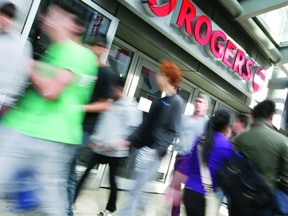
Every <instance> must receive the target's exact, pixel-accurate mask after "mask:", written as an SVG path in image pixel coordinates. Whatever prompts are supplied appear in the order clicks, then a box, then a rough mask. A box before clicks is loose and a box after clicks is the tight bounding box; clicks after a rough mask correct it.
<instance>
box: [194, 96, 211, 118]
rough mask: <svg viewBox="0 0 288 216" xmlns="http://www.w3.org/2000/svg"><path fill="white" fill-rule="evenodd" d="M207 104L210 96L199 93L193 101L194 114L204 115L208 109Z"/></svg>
mask: <svg viewBox="0 0 288 216" xmlns="http://www.w3.org/2000/svg"><path fill="white" fill-rule="evenodd" d="M209 104H210V98H209V97H208V96H207V95H206V94H204V93H199V94H198V95H197V97H196V100H195V103H194V106H195V109H194V114H195V115H206V113H207V111H208V109H209Z"/></svg>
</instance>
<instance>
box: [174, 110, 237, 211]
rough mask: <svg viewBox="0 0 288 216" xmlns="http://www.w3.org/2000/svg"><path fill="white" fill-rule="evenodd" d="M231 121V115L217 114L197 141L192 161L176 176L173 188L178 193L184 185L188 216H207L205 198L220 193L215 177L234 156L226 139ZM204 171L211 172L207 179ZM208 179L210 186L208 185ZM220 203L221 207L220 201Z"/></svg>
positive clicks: (179, 169)
mask: <svg viewBox="0 0 288 216" xmlns="http://www.w3.org/2000/svg"><path fill="white" fill-rule="evenodd" d="M230 120H231V115H230V113H229V112H228V111H227V110H218V111H216V112H215V114H214V115H213V116H212V117H211V119H210V120H209V121H208V125H207V128H206V130H205V133H204V134H203V135H202V136H201V137H200V138H199V139H197V140H196V143H195V145H194V147H193V149H192V154H191V155H190V157H186V158H185V160H183V161H182V162H181V164H180V165H179V166H178V168H177V170H176V171H175V173H174V176H173V180H172V183H171V186H170V187H171V188H172V189H173V190H174V191H177V190H178V191H179V190H181V184H182V183H184V184H185V189H184V195H183V202H184V205H185V209H186V213H187V216H204V215H207V214H206V213H207V212H206V213H205V210H207V209H206V204H207V203H206V200H205V196H206V195H207V193H210V192H213V193H214V194H215V193H217V191H216V189H217V186H218V185H217V180H216V174H217V172H218V170H219V169H220V168H221V166H222V165H223V164H224V162H225V161H226V160H228V159H230V158H231V157H232V156H233V155H234V151H233V147H232V144H231V143H230V141H229V140H228V139H227V137H226V136H225V134H226V131H227V130H229V128H230ZM200 167H201V168H200ZM202 167H205V168H206V169H208V171H207V172H208V174H209V175H208V177H207V176H205V175H204V174H203V172H202ZM204 177H205V178H204ZM207 179H209V181H210V182H209V184H206V182H207ZM215 195H216V194H215ZM178 198H179V199H181V196H178ZM218 202H219V206H220V200H219V201H218ZM218 210H219V209H218ZM216 211H217V210H216ZM214 213H217V212H213V214H214ZM211 215H212V214H211ZM214 215H216V214H214Z"/></svg>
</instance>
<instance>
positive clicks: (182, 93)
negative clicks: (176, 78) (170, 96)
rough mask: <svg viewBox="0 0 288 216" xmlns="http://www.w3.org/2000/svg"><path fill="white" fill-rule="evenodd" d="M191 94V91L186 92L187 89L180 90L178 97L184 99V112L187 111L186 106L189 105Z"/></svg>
mask: <svg viewBox="0 0 288 216" xmlns="http://www.w3.org/2000/svg"><path fill="white" fill-rule="evenodd" d="M190 94H191V93H190V92H189V91H186V90H185V89H183V88H181V87H180V88H179V90H178V95H180V96H181V97H182V98H183V102H184V103H183V112H184V110H185V108H186V105H187V102H188V100H189V96H190Z"/></svg>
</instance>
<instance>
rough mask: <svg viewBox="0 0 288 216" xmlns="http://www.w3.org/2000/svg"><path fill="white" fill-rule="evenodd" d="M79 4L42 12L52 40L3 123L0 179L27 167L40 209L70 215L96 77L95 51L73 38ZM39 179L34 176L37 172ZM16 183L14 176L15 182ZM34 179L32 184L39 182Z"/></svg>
mask: <svg viewBox="0 0 288 216" xmlns="http://www.w3.org/2000/svg"><path fill="white" fill-rule="evenodd" d="M80 17H81V15H80V14H79V12H78V10H77V9H75V8H73V7H72V6H71V5H70V4H66V3H64V2H59V3H54V4H52V5H50V6H49V8H48V11H47V13H46V14H45V15H43V16H42V17H41V22H42V23H41V29H42V30H43V32H44V33H45V34H46V35H47V36H48V37H50V39H51V40H52V41H53V43H52V45H51V46H50V47H49V48H48V50H47V52H46V54H45V55H44V56H43V58H42V59H41V61H40V62H34V64H33V68H32V69H31V71H30V74H29V75H30V82H31V84H32V86H31V87H30V88H29V89H28V90H27V91H26V92H25V95H24V96H23V98H21V100H20V101H19V103H18V105H17V107H15V108H11V109H10V110H9V112H7V113H6V114H5V115H4V117H3V119H2V121H1V126H0V139H1V143H0V148H1V152H0V178H1V179H0V182H1V184H2V185H1V193H3V192H7V191H5V185H3V183H6V182H10V181H11V176H13V175H15V173H17V172H21V171H22V170H25V169H30V170H33V171H34V172H35V173H36V174H37V175H38V178H37V179H38V181H39V184H40V185H41V190H39V191H40V192H41V194H40V196H39V199H40V201H41V207H40V211H41V212H42V213H43V214H45V215H53V216H59V215H67V214H68V197H67V180H68V174H69V168H70V163H71V160H72V158H73V156H74V154H75V151H76V149H77V146H78V145H79V144H81V143H82V121H83V116H84V112H83V110H82V109H81V106H82V105H85V104H87V103H88V100H89V96H90V94H91V93H92V89H93V85H94V83H95V79H96V75H97V70H95V68H96V62H97V59H96V56H95V55H94V54H93V53H92V52H91V51H90V50H89V49H87V48H85V47H83V46H81V45H79V44H77V43H75V42H74V39H75V37H76V35H77V34H78V32H77V31H76V30H77V29H79V28H78V26H77V23H76V20H77V19H78V18H80ZM33 179H34V178H33ZM12 183H13V182H12ZM34 184H35V182H34V180H33V181H32V179H31V182H30V185H34Z"/></svg>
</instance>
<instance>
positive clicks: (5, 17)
mask: <svg viewBox="0 0 288 216" xmlns="http://www.w3.org/2000/svg"><path fill="white" fill-rule="evenodd" d="M15 17H16V6H15V5H14V4H13V3H11V2H6V3H4V4H2V5H1V6H0V32H6V31H7V30H8V29H10V28H11V26H12V25H13V22H14V19H15Z"/></svg>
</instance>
